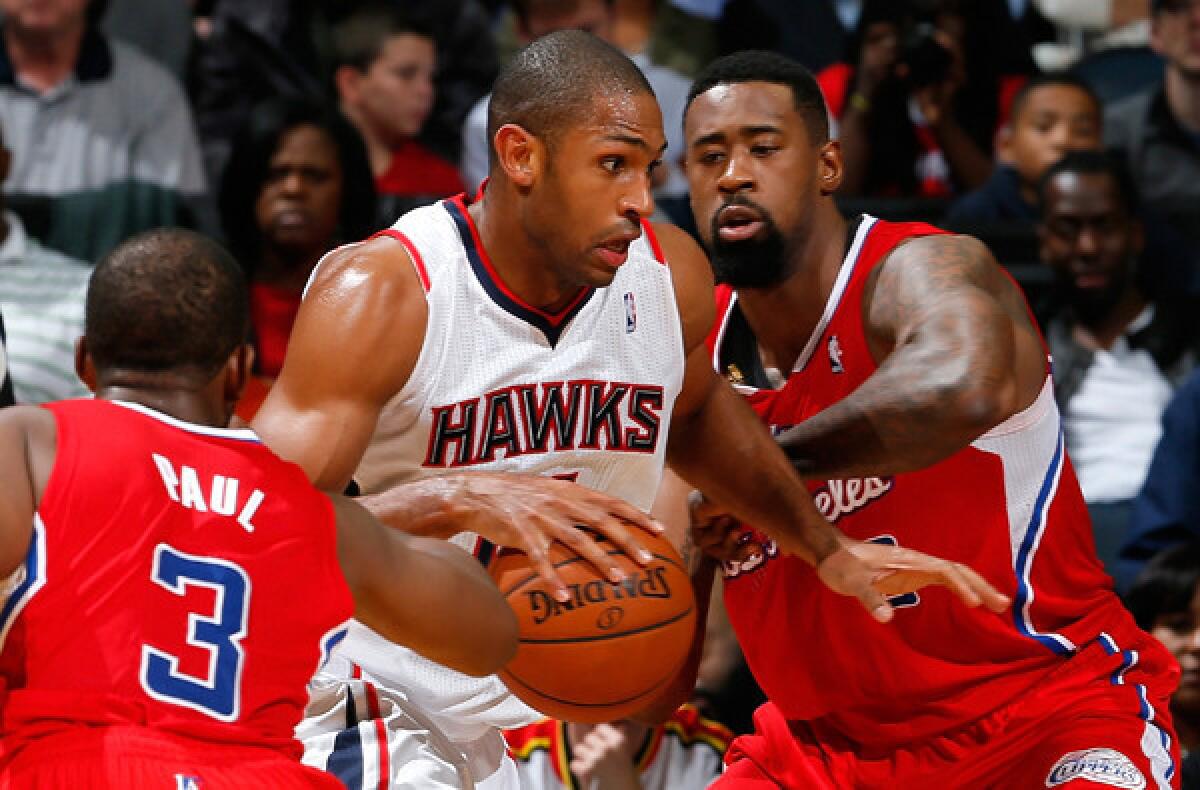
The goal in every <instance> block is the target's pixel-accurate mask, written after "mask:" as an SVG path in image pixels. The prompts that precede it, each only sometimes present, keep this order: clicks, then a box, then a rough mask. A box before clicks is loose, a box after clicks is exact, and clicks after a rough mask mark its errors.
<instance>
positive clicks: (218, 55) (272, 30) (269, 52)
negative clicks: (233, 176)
mask: <svg viewBox="0 0 1200 790" xmlns="http://www.w3.org/2000/svg"><path fill="white" fill-rule="evenodd" d="M318 3H319V0H194V12H195V16H196V30H197V38H196V41H195V42H194V47H193V49H194V54H193V63H192V66H191V68H190V80H189V89H190V93H191V97H192V106H193V107H194V108H195V112H196V123H197V125H198V127H199V129H200V140H201V145H202V146H203V148H204V166H205V171H206V172H207V173H208V175H209V177H210V180H211V181H212V183H214V184H216V183H218V182H219V181H220V180H221V174H222V173H223V172H224V170H225V162H226V160H228V158H229V149H230V146H231V145H232V144H233V137H234V135H236V134H237V132H238V130H239V129H241V128H242V126H243V125H244V124H245V122H246V118H247V117H249V115H250V111H251V110H252V109H253V108H254V107H255V106H256V105H257V104H258V103H259V102H261V101H264V100H266V99H269V98H272V97H278V96H289V97H294V98H309V99H313V98H314V97H317V96H321V95H323V92H324V89H325V86H324V82H323V80H322V79H321V75H322V74H323V73H324V70H323V67H322V61H321V58H320V56H319V55H318V53H317V45H316V42H315V40H314V36H313V28H314V27H320V24H319V23H321V22H324V21H325V16H324V15H323V14H321V13H319V12H320V11H321V10H323V8H322V6H321V5H318Z"/></svg>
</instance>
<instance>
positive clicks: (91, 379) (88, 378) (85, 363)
mask: <svg viewBox="0 0 1200 790" xmlns="http://www.w3.org/2000/svg"><path fill="white" fill-rule="evenodd" d="M75 375H77V376H79V380H80V381H82V382H83V383H84V386H86V387H87V388H88V391H89V392H93V393H94V392H95V391H96V363H95V362H93V361H92V353H91V352H90V351H88V347H87V335H80V336H79V339H78V340H76V341H75Z"/></svg>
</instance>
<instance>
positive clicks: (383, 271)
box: [304, 234, 423, 301]
mask: <svg viewBox="0 0 1200 790" xmlns="http://www.w3.org/2000/svg"><path fill="white" fill-rule="evenodd" d="M364 285H366V286H369V287H368V288H365V289H364V288H363V286H364ZM376 289H386V291H387V296H388V297H389V298H394V297H396V296H402V295H405V294H407V293H409V292H412V291H414V290H415V292H416V294H420V293H421V292H422V290H423V289H422V284H421V277H420V274H419V272H418V271H417V267H416V265H415V264H414V262H413V260H412V257H411V256H410V255H409V253H408V250H407V249H406V248H405V245H404V244H402V243H401V242H400V241H399V240H397V239H396V238H394V237H393V236H390V235H385V234H379V235H377V236H372V237H371V238H369V239H366V240H365V241H360V242H356V243H354V244H345V245H342V246H341V247H337V248H335V249H333V250H330V251H329V252H327V253H325V255H324V256H323V257H322V258H321V260H320V262H319V263H317V266H316V268H315V269H314V270H313V274H312V277H311V278H310V280H309V283H308V286H307V287H306V288H305V290H304V298H305V301H307V300H309V299H312V298H318V299H324V298H341V297H345V296H349V295H353V296H355V297H357V298H364V297H368V296H370V295H371V294H372V293H374V292H375V291H376Z"/></svg>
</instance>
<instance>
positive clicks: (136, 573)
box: [0, 400, 353, 760]
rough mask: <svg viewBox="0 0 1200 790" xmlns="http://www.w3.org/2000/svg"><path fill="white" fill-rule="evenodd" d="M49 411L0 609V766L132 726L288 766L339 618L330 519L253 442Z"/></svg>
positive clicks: (339, 580) (345, 595)
mask: <svg viewBox="0 0 1200 790" xmlns="http://www.w3.org/2000/svg"><path fill="white" fill-rule="evenodd" d="M46 408H48V409H50V411H52V412H53V413H54V416H55V420H56V422H57V430H58V454H57V458H56V460H55V463H54V469H53V471H52V472H51V474H50V479H49V481H48V483H47V485H46V490H45V493H44V495H43V497H42V501H41V503H40V505H39V507H38V510H37V515H36V517H35V519H34V531H33V539H32V541H31V543H30V549H29V554H28V556H27V559H26V563H25V565H24V566H23V571H24V572H23V574H21V573H20V572H19V576H18V578H19V579H20V581H19V584H18V585H17V586H16V588H15V589H14V590H13V592H12V594H11V595H10V597H9V598H8V600H7V602H6V603H5V604H4V606H3V609H2V610H0V629H2V630H0V638H3V640H4V641H3V648H2V650H0V678H2V679H3V681H4V683H5V684H6V685H7V689H8V694H7V698H6V699H5V701H4V704H3V724H2V732H0V740H3V742H4V745H5V751H10V750H16V749H18V748H20V747H21V745H22V744H24V743H27V742H29V741H30V740H32V739H35V738H38V737H40V736H48V735H52V734H55V733H58V732H61V731H62V730H64V729H66V728H70V727H74V726H94V725H104V724H118V725H119V724H133V725H143V726H146V727H150V728H155V729H158V730H162V731H165V732H171V733H175V734H178V735H182V736H187V737H191V738H196V739H201V740H206V741H217V742H226V743H236V744H242V745H246V746H259V747H266V748H270V749H275V750H278V751H280V752H284V753H286V754H287V755H288V756H289V757H293V758H295V759H297V760H298V759H299V757H300V754H301V747H300V745H299V743H298V742H297V741H295V740H294V739H293V736H292V730H293V728H294V727H295V725H296V724H297V723H298V722H299V721H300V718H301V715H302V713H303V711H304V706H305V704H306V703H307V699H308V689H307V686H308V682H309V680H310V679H311V678H312V676H313V674H314V672H315V671H316V669H317V666H318V664H319V663H320V662H321V661H322V660H323V657H324V654H325V653H327V652H328V650H329V649H330V648H331V647H332V646H333V644H334V643H336V641H337V640H338V639H339V638H340V637H341V636H343V635H344V633H345V632H344V630H343V629H344V624H345V622H346V620H347V619H348V618H349V617H350V615H351V613H352V612H353V602H352V600H351V598H350V593H349V589H348V588H347V586H346V582H345V579H344V578H343V576H342V572H341V569H340V567H339V565H338V560H337V550H336V529H335V522H334V515H333V506H332V504H331V503H330V502H329V500H328V499H327V498H326V497H325V496H324V495H322V494H321V493H319V492H318V491H317V490H316V489H314V488H313V487H312V486H311V485H310V484H309V482H308V480H307V478H306V477H305V476H304V473H303V471H302V470H301V469H300V468H299V467H297V466H295V465H293V464H290V463H286V462H284V461H282V460H281V459H279V458H278V457H277V456H275V455H274V454H273V453H271V451H270V450H268V449H267V448H266V446H264V445H263V444H262V443H261V442H260V441H259V440H258V438H257V437H256V436H255V435H254V433H253V432H252V431H249V430H225V429H217V428H209V427H204V426H198V425H192V424H190V423H185V422H181V421H179V420H175V419H173V418H171V417H168V416H166V415H163V414H160V413H158V412H155V411H152V410H150V409H148V408H145V407H143V406H139V405H136V404H130V403H118V402H109V401H101V400H94V401H93V400H77V401H64V402H61V403H54V404H50V405H48V406H47V407H46Z"/></svg>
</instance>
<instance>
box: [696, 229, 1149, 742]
mask: <svg viewBox="0 0 1200 790" xmlns="http://www.w3.org/2000/svg"><path fill="white" fill-rule="evenodd" d="M938 232H940V231H938V230H937V229H935V228H933V227H932V226H929V225H924V224H893V223H889V222H883V221H879V220H875V219H873V218H870V217H867V218H864V219H863V221H862V222H861V224H859V225H858V227H857V229H856V230H855V233H854V238H853V242H852V244H851V245H850V249H849V251H848V253H847V255H846V258H845V261H844V262H843V264H842V269H841V272H840V273H839V276H838V278H837V280H836V284H835V285H834V288H833V292H832V294H831V296H830V298H829V301H828V303H827V305H826V309H825V312H824V315H823V316H822V318H821V321H820V323H819V324H818V326H817V327H816V328H815V330H814V332H813V335H812V337H811V338H810V341H809V343H808V346H807V348H806V349H805V350H804V352H803V353H802V354H801V355H800V358H799V359H798V360H797V363H796V367H795V369H794V370H793V371H792V372H791V374H790V375H789V376H788V378H787V381H786V383H785V384H784V386H783V387H782V389H779V390H767V389H759V390H753V389H751V388H747V387H743V388H742V389H744V390H745V391H746V392H747V394H748V395H749V398H750V402H751V404H752V405H753V407H754V408H755V410H756V411H757V412H758V413H759V415H760V416H761V417H762V418H763V419H764V420H765V421H766V422H767V423H769V424H770V425H771V426H772V427H773V428H780V427H784V426H791V425H795V424H797V423H799V422H801V421H803V420H805V419H808V418H809V417H811V416H813V415H815V414H817V413H818V412H820V411H822V410H823V409H825V408H827V407H828V406H830V405H832V404H834V403H836V402H838V401H840V400H842V399H843V398H845V397H846V396H847V395H849V394H850V393H852V392H853V391H854V390H855V389H856V388H857V387H858V386H859V385H860V384H862V383H863V381H864V380H866V379H867V377H868V376H870V375H871V374H872V373H874V372H875V369H876V365H875V363H874V361H873V360H872V358H871V353H870V351H869V350H868V346H867V339H866V334H865V330H864V327H863V308H862V303H863V290H864V286H865V285H866V283H867V281H868V276H869V275H870V273H871V271H872V270H873V269H874V268H875V267H876V266H877V265H878V264H879V263H880V262H881V261H882V260H884V258H885V257H886V256H887V254H888V253H889V252H890V251H891V250H892V249H893V248H894V247H895V246H896V245H897V244H898V243H899V242H900V241H902V240H904V239H906V238H909V237H913V236H921V235H928V234H932V233H938ZM718 307H719V311H718V316H719V318H718V326H717V328H716V330H715V331H714V333H713V336H712V338H710V346H711V347H712V348H714V349H715V350H714V354H713V362H714V364H715V365H716V367H717V370H718V371H720V372H722V373H731V372H732V373H733V374H734V378H735V379H736V378H737V374H739V373H740V374H742V375H746V374H747V373H752V371H753V369H754V366H755V365H758V364H759V363H758V360H757V344H756V343H755V341H754V340H753V338H752V337H750V338H749V339H748V340H747V332H748V331H749V327H748V324H747V323H746V321H745V319H744V318H743V317H742V316H741V313H740V311H739V309H738V306H737V298H736V295H735V294H733V293H732V292H731V291H730V289H728V288H727V287H722V288H721V289H720V290H719V292H718ZM747 350H749V351H750V352H751V354H752V356H746V355H745V352H746V351H747ZM739 352H742V355H741V356H738V354H739ZM809 489H810V490H811V492H812V494H813V497H814V500H815V501H816V504H817V506H818V508H819V509H820V510H821V511H822V512H823V513H824V515H825V516H826V518H828V519H829V520H830V521H832V522H833V523H834V524H836V525H837V526H838V527H839V528H840V529H842V530H843V531H844V532H846V533H847V534H848V535H850V536H852V537H854V538H858V539H861V540H875V541H880V542H888V543H898V544H899V545H901V546H906V547H909V548H913V549H917V550H919V551H923V552H927V553H929V554H934V555H937V556H940V557H944V558H947V559H951V560H957V561H959V562H962V563H965V564H966V565H969V566H970V567H972V568H974V569H976V570H977V571H979V572H980V573H981V574H983V576H984V577H985V578H987V580H988V581H989V582H991V583H992V584H993V585H995V586H996V587H997V588H998V589H999V590H1000V591H1001V592H1003V593H1005V594H1007V595H1009V596H1011V598H1012V600H1013V605H1012V608H1011V611H1009V612H1006V613H1004V614H1002V615H997V614H993V613H991V612H988V611H986V610H984V609H982V608H979V609H968V608H967V607H965V606H963V605H962V604H961V603H960V602H959V601H958V599H957V598H955V597H954V596H953V595H952V594H951V593H949V592H948V591H946V590H944V589H941V588H927V589H924V590H921V591H920V592H919V594H910V595H906V596H902V597H899V598H896V599H894V600H893V603H894V604H895V605H896V606H897V607H898V608H897V611H896V617H895V619H894V621H893V622H892V623H891V624H889V625H879V624H877V623H875V622H874V621H873V620H872V619H871V617H870V616H869V615H868V614H867V612H866V611H865V610H864V609H863V608H862V606H861V605H860V604H859V603H858V601H857V600H855V599H853V598H845V597H841V596H838V595H836V594H834V593H833V592H831V591H830V590H828V589H827V588H826V587H825V586H824V585H823V584H822V583H821V582H820V580H819V579H818V578H817V576H816V574H815V573H814V572H813V570H812V568H811V566H809V565H808V564H806V563H805V562H803V561H802V560H800V559H797V558H795V557H791V556H780V555H779V553H778V551H777V549H776V548H775V546H774V544H773V543H772V542H770V541H769V540H767V539H766V538H765V537H764V536H762V535H759V536H758V537H759V540H760V542H762V543H763V544H764V546H765V547H766V549H765V552H764V557H763V559H761V560H759V561H758V562H756V563H742V564H740V565H733V566H731V567H727V568H726V569H725V575H726V580H725V581H726V584H725V600H726V604H727V606H728V609H729V614H730V618H731V620H732V622H733V625H734V627H735V629H736V630H737V633H738V637H739V641H740V642H741V644H742V647H743V648H744V650H745V654H746V658H747V661H748V662H749V664H750V667H751V669H752V670H753V671H754V674H755V677H756V678H757V679H758V681H759V683H760V684H761V685H762V686H763V689H764V690H765V691H766V693H767V695H768V697H770V698H771V700H772V701H773V702H775V704H776V705H778V706H779V707H780V708H781V709H782V711H783V713H784V715H785V716H787V718H789V719H804V720H814V719H823V723H825V724H827V725H828V726H829V727H832V728H834V729H836V730H837V731H840V732H842V733H845V734H846V735H847V736H848V737H850V738H851V739H853V740H855V741H858V742H860V743H864V744H879V745H890V744H896V743H900V742H904V741H911V740H915V739H919V738H923V737H926V736H929V735H933V734H937V733H943V732H946V731H947V730H949V729H951V728H953V727H955V726H957V725H960V724H963V723H966V722H969V721H973V720H975V719H977V718H979V717H980V716H982V715H983V714H985V713H988V712H989V711H992V710H994V709H996V708H997V707H999V706H1000V705H1001V704H1003V703H1004V702H1006V701H1008V700H1011V699H1012V698H1014V697H1015V696H1016V695H1018V694H1020V693H1021V692H1022V691H1024V690H1026V689H1027V688H1029V687H1030V686H1031V685H1032V684H1034V683H1035V682H1037V681H1038V680H1039V679H1040V678H1042V677H1044V676H1045V675H1046V673H1048V672H1050V671H1052V670H1053V669H1055V668H1056V667H1059V666H1061V665H1062V664H1063V662H1064V660H1065V659H1066V658H1068V657H1070V656H1071V655H1073V654H1074V653H1075V652H1076V651H1077V650H1079V649H1081V648H1082V647H1083V646H1084V645H1085V644H1087V643H1089V642H1091V641H1093V640H1095V639H1097V638H1099V637H1100V635H1101V633H1102V632H1103V633H1107V634H1108V635H1111V636H1112V637H1113V639H1114V640H1115V642H1116V643H1118V644H1122V645H1125V644H1129V643H1131V642H1137V643H1138V644H1137V647H1138V648H1139V651H1140V652H1142V653H1143V654H1145V653H1146V652H1148V651H1153V652H1154V655H1155V656H1157V654H1158V653H1160V652H1162V651H1161V648H1160V647H1159V646H1158V645H1157V642H1155V641H1154V640H1152V639H1150V638H1149V637H1147V636H1145V635H1144V634H1142V633H1141V632H1140V631H1138V630H1137V629H1136V627H1135V626H1134V625H1133V622H1132V618H1131V617H1130V616H1129V615H1128V614H1127V613H1126V612H1125V610H1124V608H1123V607H1122V606H1121V604H1120V602H1119V601H1118V599H1117V597H1116V595H1115V594H1114V593H1113V591H1112V583H1111V581H1110V579H1109V578H1108V577H1107V576H1106V575H1105V574H1104V572H1103V570H1102V567H1101V565H1100V562H1099V561H1098V560H1097V559H1096V552H1095V548H1094V545H1093V541H1092V535H1091V523H1090V521H1089V519H1088V515H1087V510H1086V508H1085V506H1084V502H1083V498H1082V496H1081V494H1080V491H1079V485H1078V483H1077V482H1076V480H1075V475H1074V472H1073V471H1072V469H1071V464H1070V462H1069V460H1068V459H1067V458H1066V455H1065V453H1064V451H1063V441H1062V431H1061V428H1060V421H1059V414H1058V410H1057V408H1056V406H1055V403H1054V397H1053V392H1052V388H1051V382H1050V379H1049V376H1047V380H1046V383H1045V386H1044V387H1043V390H1042V392H1041V394H1040V395H1039V396H1038V398H1037V400H1036V401H1035V402H1034V403H1033V404H1032V405H1031V406H1030V407H1029V408H1027V409H1026V410H1024V411H1023V412H1021V413H1019V414H1016V415H1014V416H1012V417H1011V418H1009V419H1008V420H1006V421H1005V422H1003V423H1002V424H1000V425H997V426H996V427H994V428H993V429H992V430H990V431H988V432H987V433H986V434H985V435H983V436H981V437H980V438H979V439H977V440H976V441H974V442H972V443H971V444H970V445H969V446H968V447H966V448H964V449H962V450H960V451H959V452H957V453H955V454H954V455H952V456H950V457H949V458H947V459H945V460H943V461H941V462H939V463H937V464H935V465H933V466H931V467H929V468H926V469H922V470H920V471H917V472H909V473H905V474H900V475H896V476H894V477H885V478H868V479H854V480H829V481H821V482H811V483H810V484H809ZM1146 658H1149V656H1146ZM1134 660H1137V654H1136V653H1134ZM1169 665H1170V662H1169V660H1167V659H1164V663H1162V664H1160V666H1169ZM1114 682H1120V681H1119V680H1115V681H1114Z"/></svg>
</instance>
